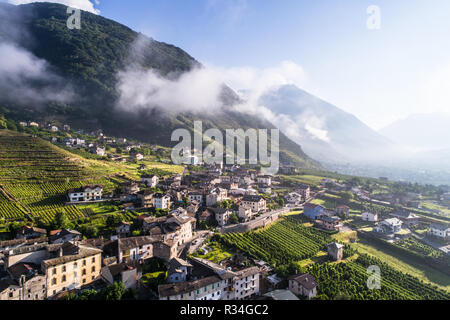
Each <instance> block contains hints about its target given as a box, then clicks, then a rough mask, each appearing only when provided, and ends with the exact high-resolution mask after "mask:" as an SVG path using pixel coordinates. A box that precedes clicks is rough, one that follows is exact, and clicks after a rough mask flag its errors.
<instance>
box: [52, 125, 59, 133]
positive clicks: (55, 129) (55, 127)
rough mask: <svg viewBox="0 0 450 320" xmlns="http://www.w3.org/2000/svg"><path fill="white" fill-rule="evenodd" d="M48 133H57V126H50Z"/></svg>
mask: <svg viewBox="0 0 450 320" xmlns="http://www.w3.org/2000/svg"><path fill="white" fill-rule="evenodd" d="M50 131H51V132H58V131H59V128H58V127H57V126H51V127H50Z"/></svg>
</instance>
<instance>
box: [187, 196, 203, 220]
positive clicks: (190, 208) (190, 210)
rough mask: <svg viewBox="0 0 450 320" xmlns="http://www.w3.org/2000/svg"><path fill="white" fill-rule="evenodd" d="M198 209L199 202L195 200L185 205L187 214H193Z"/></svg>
mask: <svg viewBox="0 0 450 320" xmlns="http://www.w3.org/2000/svg"><path fill="white" fill-rule="evenodd" d="M198 209H200V203H198V202H197V201H195V200H194V201H192V202H191V203H189V205H188V206H187V207H186V211H187V213H188V214H190V215H193V216H195V214H196V213H197V211H198Z"/></svg>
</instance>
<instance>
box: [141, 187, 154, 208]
mask: <svg viewBox="0 0 450 320" xmlns="http://www.w3.org/2000/svg"><path fill="white" fill-rule="evenodd" d="M137 199H138V201H139V202H140V203H141V207H143V208H150V207H153V192H152V191H151V190H142V191H139V192H138V193H137Z"/></svg>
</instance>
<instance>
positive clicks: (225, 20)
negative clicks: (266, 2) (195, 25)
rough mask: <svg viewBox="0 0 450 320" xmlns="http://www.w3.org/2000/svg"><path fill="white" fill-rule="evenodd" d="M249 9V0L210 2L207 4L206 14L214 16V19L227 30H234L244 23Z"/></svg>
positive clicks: (210, 0) (213, 0)
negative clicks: (237, 25) (240, 23)
mask: <svg viewBox="0 0 450 320" xmlns="http://www.w3.org/2000/svg"><path fill="white" fill-rule="evenodd" d="M247 8H248V3H247V0H226V1H223V0H208V1H207V2H206V12H207V13H208V14H214V19H215V20H216V21H218V22H219V23H220V24H221V25H222V26H223V27H227V28H232V27H234V26H235V25H236V24H237V23H238V22H240V21H242V19H243V17H244V15H245V13H246V11H247Z"/></svg>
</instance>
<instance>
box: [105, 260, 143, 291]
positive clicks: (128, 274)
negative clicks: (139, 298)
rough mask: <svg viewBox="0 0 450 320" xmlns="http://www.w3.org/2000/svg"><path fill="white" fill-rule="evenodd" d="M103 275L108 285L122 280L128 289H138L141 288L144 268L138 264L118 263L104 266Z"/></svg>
mask: <svg viewBox="0 0 450 320" xmlns="http://www.w3.org/2000/svg"><path fill="white" fill-rule="evenodd" d="M101 277H102V279H103V280H104V281H105V282H106V283H107V284H108V285H112V284H114V282H121V283H123V285H124V287H125V289H126V290H127V289H134V290H136V289H138V288H139V282H140V279H141V278H142V270H141V267H140V266H139V265H138V264H133V263H116V264H112V265H108V266H105V267H103V268H102V270H101Z"/></svg>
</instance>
